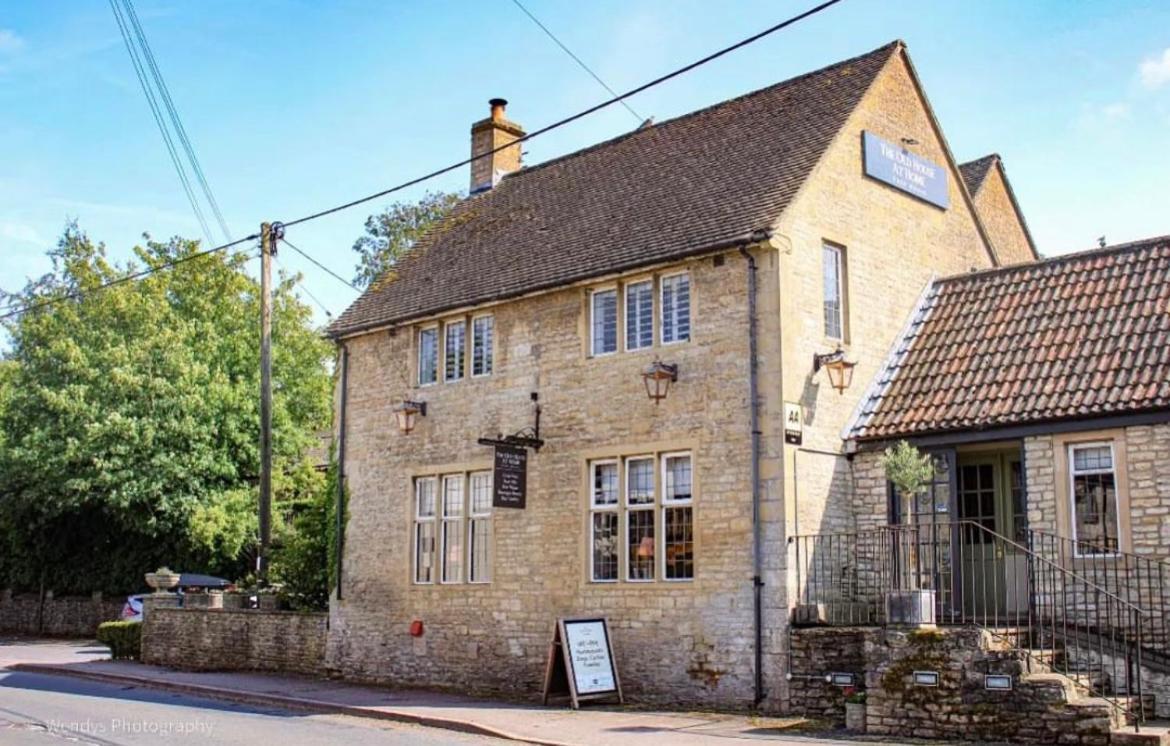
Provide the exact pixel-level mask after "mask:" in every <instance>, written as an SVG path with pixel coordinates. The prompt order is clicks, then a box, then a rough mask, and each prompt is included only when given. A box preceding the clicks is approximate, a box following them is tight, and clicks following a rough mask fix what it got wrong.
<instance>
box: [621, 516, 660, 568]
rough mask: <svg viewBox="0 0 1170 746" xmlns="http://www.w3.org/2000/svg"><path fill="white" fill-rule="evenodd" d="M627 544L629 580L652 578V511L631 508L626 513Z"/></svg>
mask: <svg viewBox="0 0 1170 746" xmlns="http://www.w3.org/2000/svg"><path fill="white" fill-rule="evenodd" d="M627 520H628V521H629V544H628V546H627V551H628V555H627V557H626V561H627V563H628V565H629V570H630V573H629V575H630V580H653V579H654V511H653V510H631V511H630V512H629V513H628V518H627Z"/></svg>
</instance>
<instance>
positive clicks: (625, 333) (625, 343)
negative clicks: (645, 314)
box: [622, 277, 656, 352]
mask: <svg viewBox="0 0 1170 746" xmlns="http://www.w3.org/2000/svg"><path fill="white" fill-rule="evenodd" d="M643 285H649V286H650V342H649V344H644V345H636V346H635V345H631V344H630V341H631V340H630V288H636V287H641V286H643ZM622 309H623V311H624V314H623V315H624V317H625V318H624V319H623V320H622V321H623V323H622V349H624V350H625V351H626V352H633V351H634V350H648V349H650V348H651V347H653V346H654V337H655V333H654V321H655V316H656V314H655V312H654V311H655V309H654V278H653V277H646V278H644V279H640V280H634V281H632V282H627V283H625V285H623V287H622Z"/></svg>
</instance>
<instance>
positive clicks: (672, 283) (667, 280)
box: [662, 274, 691, 343]
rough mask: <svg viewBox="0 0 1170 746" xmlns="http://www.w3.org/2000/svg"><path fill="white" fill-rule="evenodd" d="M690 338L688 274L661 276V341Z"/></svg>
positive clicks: (689, 281) (682, 340) (681, 340)
mask: <svg viewBox="0 0 1170 746" xmlns="http://www.w3.org/2000/svg"><path fill="white" fill-rule="evenodd" d="M690 338H691V279H690V275H686V274H682V275H673V276H671V277H664V278H662V341H663V343H669V342H684V341H686V340H688V339H690Z"/></svg>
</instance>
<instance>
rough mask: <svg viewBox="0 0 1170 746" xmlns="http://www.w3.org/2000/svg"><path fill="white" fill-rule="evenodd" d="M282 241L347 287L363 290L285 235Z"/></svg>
mask: <svg viewBox="0 0 1170 746" xmlns="http://www.w3.org/2000/svg"><path fill="white" fill-rule="evenodd" d="M280 241H281V243H283V244H285V245H287V246H288V247H289V248H290V249H292V250H293V251H295V252H297V253H298V254H300V255H301V256H303V257H304V258H306V259H308V260H309V261H310V262H312V263H313V264H316V265H317V267H318V268H320V269H321V270H322V271H324V272H326V273H327V274H330V275H332V276H333V277H335V278H337V281H338V282H342V283H345V285H346V286H347V287H351V288H353V289H354V290H356V291H358V292H359V293H360V292H362V289H361V288H359V287H358V286H357V285H354V284H353V283H352V282H350V281H349V280H347V279H345V278H344V277H342V276H341V275H339V274H337V273H336V272H334V271H333V270H331V269H329V268H328V267H326V266H325V265H324V264H322V263H321V262H319V261H317V260H316V259H314V258H313V257H311V256H309V255H308V253H306V252H304V251H301V250H300V249H298V248H297V247H296V246H293V245H292V244H291V243H289V242H288V239H287V238H284V237H283V236H282V237H281V239H280Z"/></svg>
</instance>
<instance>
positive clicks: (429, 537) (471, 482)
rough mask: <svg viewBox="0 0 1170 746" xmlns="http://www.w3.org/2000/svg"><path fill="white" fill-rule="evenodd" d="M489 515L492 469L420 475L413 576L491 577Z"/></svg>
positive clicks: (452, 580)
mask: <svg viewBox="0 0 1170 746" xmlns="http://www.w3.org/2000/svg"><path fill="white" fill-rule="evenodd" d="M491 519H492V474H491V472H489V471H483V472H471V473H459V474H443V475H436V476H428V477H418V478H416V479H415V480H414V540H413V541H414V552H413V554H414V582H415V583H416V584H431V583H434V582H435V581H436V576H437V579H438V581H439V582H440V583H444V584H458V583H464V582H469V583H488V582H491V577H492V560H493V550H492V520H491Z"/></svg>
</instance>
